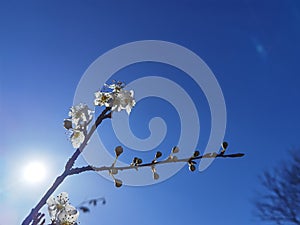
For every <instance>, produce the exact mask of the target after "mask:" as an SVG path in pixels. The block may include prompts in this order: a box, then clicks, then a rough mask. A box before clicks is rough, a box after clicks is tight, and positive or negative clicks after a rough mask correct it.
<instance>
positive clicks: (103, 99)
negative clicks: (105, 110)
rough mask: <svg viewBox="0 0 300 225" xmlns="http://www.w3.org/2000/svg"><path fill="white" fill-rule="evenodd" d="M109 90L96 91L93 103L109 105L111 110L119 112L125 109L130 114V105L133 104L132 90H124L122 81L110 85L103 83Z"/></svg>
mask: <svg viewBox="0 0 300 225" xmlns="http://www.w3.org/2000/svg"><path fill="white" fill-rule="evenodd" d="M105 87H106V88H108V89H109V92H102V91H97V92H96V93H95V100H94V104H95V105H97V106H106V107H111V110H112V111H117V112H120V111H121V110H123V109H124V110H126V112H127V113H128V114H130V112H131V109H132V107H133V106H134V105H135V100H134V97H133V95H134V92H133V90H130V91H128V90H124V87H125V85H124V83H122V82H115V83H113V84H111V85H107V84H106V85H105Z"/></svg>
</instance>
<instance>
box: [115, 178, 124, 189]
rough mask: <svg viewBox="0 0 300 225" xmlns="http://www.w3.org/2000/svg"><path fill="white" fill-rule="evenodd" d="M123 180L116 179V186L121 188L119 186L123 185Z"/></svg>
mask: <svg viewBox="0 0 300 225" xmlns="http://www.w3.org/2000/svg"><path fill="white" fill-rule="evenodd" d="M122 184H123V183H122V181H121V180H119V179H115V186H116V187H117V188H119V187H121V186H122Z"/></svg>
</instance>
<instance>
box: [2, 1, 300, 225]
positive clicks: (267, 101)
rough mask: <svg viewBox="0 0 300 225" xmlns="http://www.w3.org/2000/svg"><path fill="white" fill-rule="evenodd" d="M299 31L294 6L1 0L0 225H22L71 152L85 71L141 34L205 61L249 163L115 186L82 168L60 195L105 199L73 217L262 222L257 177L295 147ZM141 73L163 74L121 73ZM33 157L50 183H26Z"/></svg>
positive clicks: (233, 144)
mask: <svg viewBox="0 0 300 225" xmlns="http://www.w3.org/2000/svg"><path fill="white" fill-rule="evenodd" d="M299 27H300V4H299V1H296V0H282V1H276V0H275V1H258V0H257V1H256V0H254V1H250V0H243V1H237V0H236V1H234V0H231V1H222V0H220V1H218V0H211V1H192V0H187V1H114V0H113V1H109V2H104V1H95V0H86V1H83V0H81V1H79V0H75V1H26V2H25V1H9V2H8V1H1V2H0V28H1V31H0V32H1V35H0V40H1V42H0V76H1V83H0V85H1V86H0V88H1V89H0V91H1V93H0V94H1V95H0V97H1V98H0V104H1V108H0V112H1V117H2V129H1V131H0V134H1V139H0V154H1V156H0V224H5V225H7V224H11V225H15V224H19V223H20V222H21V221H22V219H23V218H24V217H25V215H26V214H27V213H28V212H29V210H30V207H32V206H33V205H34V204H35V203H36V202H37V201H38V199H39V198H40V197H41V196H42V194H43V193H44V191H45V190H46V188H47V186H49V185H50V184H51V183H52V181H53V179H54V177H55V176H56V175H57V174H59V173H60V172H61V171H62V169H63V164H64V162H65V161H66V159H67V158H68V157H69V156H70V155H71V154H72V151H73V150H72V147H71V145H70V143H69V142H68V140H67V137H66V136H65V134H64V129H63V128H62V121H63V119H64V118H65V117H66V115H67V112H68V108H69V107H70V106H71V105H72V101H73V95H74V92H75V89H76V86H77V84H78V82H79V80H80V78H81V76H82V74H83V73H84V71H85V70H86V69H87V67H88V66H89V65H90V64H91V63H92V62H93V61H94V60H95V59H96V58H97V57H99V56H100V55H101V54H103V53H105V52H106V51H108V50H110V49H112V48H114V47H117V46H118V45H121V44H124V43H127V42H131V41H137V40H145V39H157V40H165V41H170V42H174V43H177V44H180V45H183V46H185V47H187V48H189V49H191V50H192V51H194V52H195V53H196V54H198V55H199V56H200V57H201V58H202V59H203V60H204V61H205V62H206V63H207V64H208V65H209V67H210V68H211V69H212V70H213V72H214V74H215V76H216V78H217V79H218V81H219V84H220V86H221V88H222V90H223V94H224V97H225V101H226V106H227V113H228V123H227V130H226V135H225V139H226V140H227V141H228V142H229V143H230V148H229V151H231V152H244V153H245V154H246V156H245V157H244V158H241V159H228V160H222V159H218V160H215V161H214V162H213V164H212V165H211V166H210V167H209V168H208V169H207V170H205V171H204V172H202V173H199V172H195V173H190V172H189V171H188V170H187V168H184V169H182V170H181V171H180V172H179V173H178V174H176V175H175V176H174V177H172V178H171V179H169V180H167V181H165V182H163V183H161V184H158V185H153V186H149V187H139V188H137V187H122V188H121V189H116V188H114V187H113V184H112V183H111V182H109V181H107V180H105V179H103V178H102V177H100V176H99V175H97V174H95V173H87V174H82V175H79V176H77V177H71V178H68V179H67V180H66V182H65V183H64V184H63V185H61V186H60V188H59V189H58V190H57V193H59V192H60V191H67V192H69V194H70V198H71V202H72V203H73V204H74V205H76V204H77V203H79V202H81V201H82V200H84V199H88V198H93V197H97V196H104V197H105V198H106V199H107V204H106V205H105V206H101V207H97V208H94V209H93V210H92V213H90V214H84V215H81V216H80V222H81V223H80V224H82V225H84V224H105V225H116V224H130V223H138V224H141V225H152V224H174V225H175V224H176V225H181V224H190V225H198V224H205V225H232V224H239V225H242V224H243V225H253V224H260V223H259V222H258V221H257V220H256V219H255V218H254V216H253V206H252V204H251V199H253V198H254V197H255V190H259V180H258V175H259V174H261V173H262V171H263V170H264V169H268V168H271V167H274V166H277V165H280V164H279V162H280V160H282V159H285V158H287V157H286V156H287V152H288V150H290V149H291V148H296V147H299V146H300V144H299V138H300V118H299V115H300V104H299V100H300V91H299V85H300V73H299V72H300V69H299V58H300V53H299V52H300V44H299V40H300V29H299ZM145 69H146V71H145ZM148 69H149V70H150V71H156V72H157V71H160V70H159V69H160V67H157V68H156V67H155V66H154V67H151V66H142V67H136V68H133V67H132V68H129V69H128V73H129V72H132V71H137V72H141V71H142V72H143V73H145V72H148ZM162 69H163V71H167V70H169V69H170V68H162ZM124 73H125V75H124V76H123V77H122V76H121V75H120V77H121V78H124V79H123V80H124V81H125V82H126V81H128V79H129V78H126V71H125V72H124ZM99 88H100V87H99ZM160 103H161V102H160ZM160 103H157V104H160ZM147 104H148V105H147ZM155 104H156V103H155V102H151V101H150V102H149V103H147V102H145V103H144V107H146V106H150V108H152V109H155V110H153V113H154V114H155V115H156V114H158V115H161V116H162V117H163V116H164V115H165V112H166V109H168V108H166V109H164V110H163V112H162V111H160V110H159V109H160V108H155V106H156V105H155ZM166 107H170V106H166ZM199 108H201V105H200V106H199ZM142 109H143V108H142V106H141V108H140V109H139V111H138V112H136V116H137V117H138V118H144V116H143V110H142ZM170 111H171V112H172V110H170ZM138 113H140V114H138ZM147 113H148V112H147ZM147 113H146V114H147ZM139 115H140V116H139ZM204 115H205V113H204ZM133 116H134V115H133ZM175 117H176V116H175ZM147 119H148V118H147V117H145V124H146V123H147ZM200 120H201V119H200ZM201 122H203V120H201ZM203 123H204V124H205V123H207V122H203ZM136 126H137V125H135V126H134V127H133V129H137V130H138V129H139V128H137V127H136ZM145 132H146V131H145ZM204 133H205V132H204ZM145 134H147V133H145ZM176 135H177V134H176V132H175V133H171V135H169V136H168V137H169V138H172V137H174V139H175V138H176ZM111 140H113V139H111ZM109 141H110V140H108V143H107V144H108V145H112V146H113V145H114V142H109ZM175 141H176V140H174V142H175ZM168 143H170V145H171V144H172V143H173V142H172V140H169V142H168ZM165 153H166V154H167V151H166V152H165ZM34 159H39V160H42V161H44V162H45V163H46V164H47V168H48V169H49V171H48V172H49V178H48V180H47V181H45V182H44V183H43V184H39V185H36V186H30V185H28V184H26V183H22V181H20V179H21V178H20V176H21V175H20V174H21V173H22V169H23V168H22V167H23V166H24V165H25V164H26V163H27V162H29V161H31V160H34ZM78 165H84V160H83V159H79V162H78Z"/></svg>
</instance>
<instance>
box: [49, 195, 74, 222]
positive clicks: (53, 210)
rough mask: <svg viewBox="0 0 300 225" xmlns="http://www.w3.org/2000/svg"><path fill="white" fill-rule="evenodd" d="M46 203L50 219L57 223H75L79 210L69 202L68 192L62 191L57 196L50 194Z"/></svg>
mask: <svg viewBox="0 0 300 225" xmlns="http://www.w3.org/2000/svg"><path fill="white" fill-rule="evenodd" d="M46 203H47V205H48V211H49V215H50V218H51V220H52V221H54V222H55V223H57V224H59V225H73V224H76V221H77V219H78V216H79V211H78V210H76V208H75V207H74V206H72V205H70V204H69V198H68V193H66V192H62V193H61V194H59V195H58V196H57V197H54V196H51V197H50V198H49V199H48V200H47V202H46Z"/></svg>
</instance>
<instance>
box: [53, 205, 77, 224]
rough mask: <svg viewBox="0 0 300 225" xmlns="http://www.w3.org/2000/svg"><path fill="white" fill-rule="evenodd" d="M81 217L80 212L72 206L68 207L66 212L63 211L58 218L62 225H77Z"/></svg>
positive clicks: (65, 209)
mask: <svg viewBox="0 0 300 225" xmlns="http://www.w3.org/2000/svg"><path fill="white" fill-rule="evenodd" d="M78 216H79V211H78V210H77V209H76V208H75V207H74V206H71V205H66V206H65V208H64V210H62V211H61V212H60V213H59V214H58V215H57V218H58V220H59V222H60V225H71V224H75V223H76V221H77V219H78Z"/></svg>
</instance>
